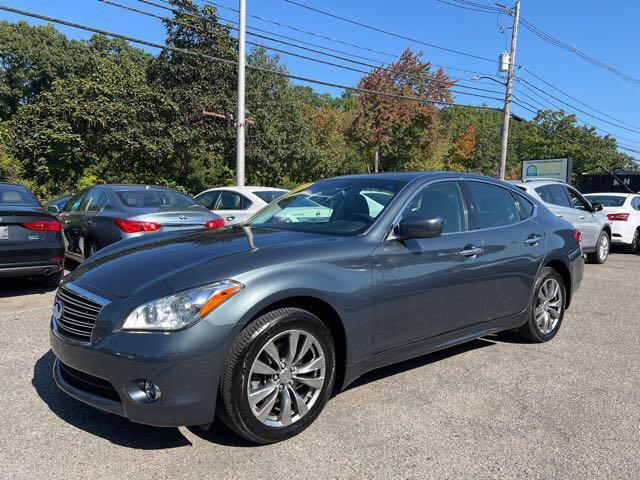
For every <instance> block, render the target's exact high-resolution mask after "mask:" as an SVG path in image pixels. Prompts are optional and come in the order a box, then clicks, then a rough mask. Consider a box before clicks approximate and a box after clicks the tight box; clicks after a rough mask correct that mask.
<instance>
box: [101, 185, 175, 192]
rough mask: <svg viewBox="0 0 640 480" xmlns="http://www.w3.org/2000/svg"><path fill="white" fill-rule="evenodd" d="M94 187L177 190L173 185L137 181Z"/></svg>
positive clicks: (117, 189) (121, 189) (116, 189)
mask: <svg viewBox="0 0 640 480" xmlns="http://www.w3.org/2000/svg"><path fill="white" fill-rule="evenodd" d="M92 187H106V188H111V189H113V190H115V191H123V190H167V191H172V192H174V191H177V190H176V189H175V188H171V187H161V186H159V185H140V184H135V183H106V184H101V185H92Z"/></svg>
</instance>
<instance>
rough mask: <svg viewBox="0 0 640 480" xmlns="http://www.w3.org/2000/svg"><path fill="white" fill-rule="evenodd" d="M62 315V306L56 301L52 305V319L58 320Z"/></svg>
mask: <svg viewBox="0 0 640 480" xmlns="http://www.w3.org/2000/svg"><path fill="white" fill-rule="evenodd" d="M63 314H64V305H63V304H62V302H61V301H60V300H56V302H55V303H54V304H53V318H55V319H56V320H60V319H61V318H62V315H63Z"/></svg>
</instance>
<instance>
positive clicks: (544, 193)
mask: <svg viewBox="0 0 640 480" xmlns="http://www.w3.org/2000/svg"><path fill="white" fill-rule="evenodd" d="M536 193H537V194H538V195H540V198H541V199H542V201H543V202H545V203H553V199H552V198H551V194H550V193H549V189H548V188H547V187H538V188H536Z"/></svg>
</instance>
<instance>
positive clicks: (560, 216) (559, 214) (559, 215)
mask: <svg viewBox="0 0 640 480" xmlns="http://www.w3.org/2000/svg"><path fill="white" fill-rule="evenodd" d="M556 217H558V218H562V217H564V215H562V214H561V213H556Z"/></svg>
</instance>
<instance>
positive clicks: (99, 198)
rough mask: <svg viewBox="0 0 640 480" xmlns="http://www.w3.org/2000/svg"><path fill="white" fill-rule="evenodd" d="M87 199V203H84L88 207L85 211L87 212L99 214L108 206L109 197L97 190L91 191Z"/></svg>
mask: <svg viewBox="0 0 640 480" xmlns="http://www.w3.org/2000/svg"><path fill="white" fill-rule="evenodd" d="M86 198H87V201H86V202H85V201H83V202H82V203H83V204H85V205H86V206H85V208H84V210H85V211H87V212H99V211H100V210H102V209H103V208H104V206H105V205H106V204H107V195H106V194H105V193H104V192H103V191H102V190H99V189H97V188H96V189H93V190H91V192H90V193H89V195H87V197H86Z"/></svg>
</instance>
